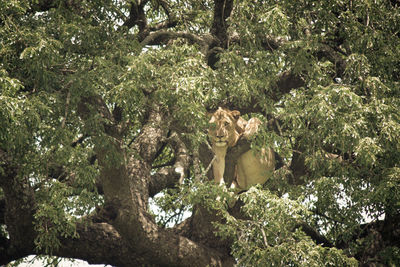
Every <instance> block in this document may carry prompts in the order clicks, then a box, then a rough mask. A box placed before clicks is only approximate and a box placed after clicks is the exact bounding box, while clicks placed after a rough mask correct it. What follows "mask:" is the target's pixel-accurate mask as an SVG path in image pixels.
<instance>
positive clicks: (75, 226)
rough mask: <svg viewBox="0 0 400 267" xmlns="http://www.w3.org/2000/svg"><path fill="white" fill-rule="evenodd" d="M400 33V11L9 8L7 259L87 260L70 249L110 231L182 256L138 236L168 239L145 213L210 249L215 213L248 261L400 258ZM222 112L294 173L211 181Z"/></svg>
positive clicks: (4, 106) (1, 211) (5, 45)
mask: <svg viewBox="0 0 400 267" xmlns="http://www.w3.org/2000/svg"><path fill="white" fill-rule="evenodd" d="M218 14H220V15H221V16H222V22H223V23H222V24H221V23H216V22H218V21H220V19H221V18H218ZM399 29H400V4H399V2H398V1H384V0H376V1H341V0H329V1H308V0H302V1H286V0H282V1H268V0H266V1H247V0H245V1H190V0H186V1H164V0H162V1H161V0H160V1H116V0H96V1H75V0H72V1H61V0H59V1H41V0H38V1H25V0H21V1H6V0H0V187H1V190H0V216H1V218H0V224H1V226H0V229H1V231H0V235H1V236H0V254H4V255H7V256H4V258H1V257H0V260H1V261H0V263H1V264H3V262H4V263H8V262H9V261H11V260H16V259H18V258H20V257H23V256H26V255H28V254H33V253H38V254H47V255H59V256H68V257H75V256H76V257H78V256H79V257H83V256H81V254H79V253H78V254H77V253H76V252H71V251H72V250H67V248H68V249H69V248H70V245H66V244H67V241H68V240H79V238H80V233H83V232H82V231H81V229H82V228H84V227H81V228H80V227H79V226H82V225H85V227H86V226H88V225H90V223H92V222H95V223H98V222H101V223H102V226H103V223H104V224H106V223H107V224H108V225H110V227H109V228H107V229H113V231H115V232H117V233H118V234H116V235H115V236H117V237H118V238H122V239H124V238H125V239H124V242H125V243H124V244H129V245H128V246H127V247H128V248H129V249H131V251H135V252H137V255H136V254H135V255H136V256H137V257H136V258H137V261H138V262H137V263H138V264H139V263H140V264H145V263H148V262H149V263H150V264H161V265H162V264H164V265H165V264H173V263H174V260H171V261H169V262H167V261H165V262H160V260H159V258H168V260H170V259H169V256H165V255H162V252H158V251H157V252H154V253H156V256H154V255H152V256H151V255H150V256H148V258H146V257H145V256H142V255H144V254H145V253H143V251H146V249H147V250H150V251H153V247H151V246H150V245H149V244H150V243H151V242H150V241H149V242H148V243H146V242H144V243H143V244H145V245H148V246H149V247H148V248H144V247H140V246H139V247H138V245H137V243H141V241H140V238H141V237H142V236H141V235H140V234H139V235H138V236H140V237H137V238H138V239H137V240H136V239H134V238H132V236H135V238H136V236H137V235H136V232H134V231H138V230H129V231H125V230H126V229H129V227H132V229H133V228H134V229H142V228H140V227H143V231H142V232H145V230H144V229H147V231H148V232H152V231H153V232H154V231H155V230H154V229H153V228H151V229H153V230H151V231H150V230H148V228H146V227H147V226H148V225H149V224H146V223H143V225H146V226H143V225H140V226H138V225H139V224H140V223H142V222H143V220H140V219H139V218H140V216H139V215H137V214H136V215H131V214H130V213H129V212H125V211H124V210H123V209H124V208H126V207H129V205H133V206H134V207H136V206H138V205H139V204H137V205H136V204H126V203H140V205H141V204H143V203H144V204H143V205H144V207H140V208H143V209H147V208H148V209H149V210H150V209H152V210H153V211H152V212H149V213H153V214H152V215H153V217H154V218H153V217H151V216H147V215H146V216H144V217H146V218H147V217H149V218H152V219H151V220H155V221H157V223H158V228H157V229H162V230H160V231H163V229H164V228H168V227H170V228H173V230H172V231H174V233H178V234H181V235H182V236H184V237H185V238H189V239H190V238H192V239H193V240H194V241H196V242H199V243H202V242H203V241H204V239H202V238H203V237H202V238H198V237H196V234H195V233H194V230H193V229H195V228H196V227H195V226H196V221H195V219H196V218H197V219H198V218H199V217H196V214H198V213H196V211H197V210H198V208H199V207H200V206H201V207H204V208H205V210H207V211H208V212H209V213H210V214H214V215H215V217H212V218H213V220H214V219H215V218H218V219H217V220H215V221H214V222H211V221H208V225H212V226H213V227H214V228H212V229H213V230H212V231H209V232H207V233H204V235H209V238H211V239H215V240H217V239H222V240H228V245H227V247H228V250H230V251H229V252H228V253H227V252H226V251H224V253H225V254H226V257H230V255H231V256H232V257H233V258H234V259H235V260H236V261H237V264H238V265H239V266H269V265H272V266H283V265H285V266H305V265H307V266H321V265H326V266H356V265H357V263H359V264H361V265H362V264H365V265H368V264H378V263H379V264H384V265H388V266H397V265H399V264H400V249H399V246H400V244H399V241H398V240H400V236H399V231H400V229H399V226H398V221H399V220H400V111H399V107H400V83H399V79H400V59H399V58H400V34H399ZM218 106H224V107H228V108H231V109H238V110H240V111H241V112H242V116H243V117H245V118H249V117H254V116H257V117H258V118H260V119H261V120H262V121H263V127H262V129H261V130H260V132H259V134H258V135H257V137H255V138H254V140H251V147H252V149H254V150H257V149H260V148H261V147H263V146H271V147H273V148H274V150H275V151H276V152H277V153H278V154H279V155H280V156H281V157H282V163H283V167H282V168H280V169H279V170H276V171H275V174H274V177H273V178H272V179H271V180H270V181H268V182H267V183H266V184H265V185H264V187H261V186H258V187H254V188H251V189H250V190H248V191H247V192H245V193H243V194H240V195H232V194H231V192H229V190H228V189H223V188H221V187H218V186H215V185H214V184H212V183H210V182H209V181H208V178H209V177H208V178H207V171H208V170H209V167H210V166H209V164H210V163H209V162H210V160H211V158H212V156H211V158H207V157H210V156H209V155H207V153H203V152H202V151H204V150H207V149H208V147H207V136H206V129H207V127H208V125H207V121H208V117H207V114H208V113H209V112H210V111H213V110H214V109H216V108H217V107H218ZM155 111H156V112H155ZM154 113H158V115H159V116H160V117H162V119H159V120H158V121H157V120H155V119H154V117H155V115H154ZM148 129H156V130H152V131H150V130H149V131H148V132H146V130H148ZM143 133H146V134H147V136H144V137H143V136H141V134H143ZM153 134H154V136H153ZM146 138H148V139H146ZM149 140H151V141H149ZM140 142H142V143H140ZM150 143H151V144H152V145H149V144H150ZM147 149H148V150H149V153H144V152H143V151H145V150H147ZM147 155H149V156H148V158H147V157H146V156H147ZM137 162H139V163H137ZM135 164H136V165H135ZM147 164H148V165H147ZM116 166H117V167H116ZM113 168H114V169H113ZM182 168H183V171H182V172H180V170H181V169H182ZM135 170H136V171H137V172H135ZM175 170H178V172H179V174H180V175H182V176H184V178H185V179H184V184H182V185H178V184H177V181H178V178H176V177H178V175H177V174H176V173H177V172H175ZM139 171H143V172H142V173H141V172H139ZM137 173H140V174H141V176H134V177H132V176H129V175H136V174H137ZM118 175H126V178H124V179H122V178H121V179H119V180H118V179H117V178H118V177H119V176H118ZM182 176H181V177H179V178H182ZM141 179H145V180H146V179H147V182H145V183H143V184H146V185H145V186H142V185H140V186H139V185H137V184H135V185H136V187H135V186H133V184H134V182H136V181H139V180H141ZM152 179H154V181H155V182H154V181H153V180H152ZM110 180H111V181H123V182H126V184H121V185H119V186H120V188H118V185H116V184H115V183H113V182H110ZM132 181H133V182H132ZM154 184H161V186H160V188H158V187H156V186H154ZM128 185H129V186H128ZM128 187H129V188H128ZM149 187H150V189H149ZM153 187H155V188H156V189H154V188H153ZM161 187H162V188H161ZM109 188H111V189H109ZM115 188H117V189H115ZM127 189H129V190H130V194H131V195H130V196H131V197H132V199H123V200H121V202H120V203H119V204H116V202H115V201H117V200H119V199H118V197H117V196H119V193H118V192H121V198H122V194H123V193H122V192H125V191H126V190H127ZM124 190H125V191H124ZM149 190H150V191H151V190H153V191H155V192H156V193H158V192H161V193H160V194H158V195H156V197H154V199H153V202H152V204H151V205H149V206H148V205H147V201H148V199H149ZM109 192H113V193H115V192H116V193H115V194H114V195H117V196H116V197H115V198H114V197H110V195H112V194H110V193H109ZM17 196H20V197H17ZM116 199H117V200H116ZM135 199H139V201H138V202H135ZM216 199H219V201H216ZM121 203H123V204H121ZM233 203H236V206H241V213H240V215H238V214H234V213H233V212H232V206H233ZM124 205H125V206H124ZM135 205H136V206H135ZM155 206H157V208H154V207H155ZM20 207H22V208H20ZM110 207H114V208H110ZM140 208H138V209H137V210H140ZM28 210H29V212H26V211H28ZM133 210H134V211H132V213H133V212H136V211H137V210H136V208H135V209H133ZM18 211H20V212H21V213H23V214H25V215H27V218H24V219H23V220H27V221H26V222H25V224H21V225H19V224H18V223H19V222H15V221H13V220H12V219H13V218H15V217H18ZM145 212H148V210H146V211H145ZM142 213H144V212H142ZM142 213H141V211H140V212H138V214H140V215H142ZM192 213H193V214H192ZM126 214H129V216H132V218H138V219H137V220H134V219H132V220H130V221H129V222H134V223H138V225H125V226H121V225H120V221H121V220H123V219H120V218H127V217H129V216H128V215H126ZM28 215H31V216H28ZM190 215H192V217H191V218H192V219H189V220H187V221H186V224H185V222H183V223H182V224H181V225H178V224H179V223H181V222H182V220H183V219H185V218H186V217H188V216H190ZM124 216H125V217H124ZM135 216H136V217H135ZM193 218H194V219H193ZM210 218H211V216H210ZM201 219H202V220H204V221H207V219H209V218H207V217H204V218H201ZM198 220H200V219H198ZM21 221H22V219H21ZM188 221H189V222H190V223H191V224H192V225H191V227H192V228H190V229H192V230H193V233H192V232H190V230H189V233H185V230H182V229H186V228H185V227H186V226H187V224H188ZM26 225H30V226H32V227H31V228H29V229H30V230H29V234H27V236H29V237H27V238H30V241H29V242H25V244H24V242H23V240H20V239H21V236H23V234H21V233H23V231H20V230H18V229H22V228H24V227H25V228H24V229H26ZM199 225H202V226H204V222H201V224H200V223H199ZM111 226H112V227H115V229H116V230H115V229H114V228H112V227H111ZM19 227H20V228H19ZM306 228H307V229H308V230H309V229H312V231H311V230H310V231H307V230H306ZM210 229H211V228H210ZM80 231H81V232H80ZM172 231H171V232H172ZM204 231H206V230H204ZM142 232H140V233H142ZM167 232H168V231H167ZM310 232H312V234H310ZM112 233H113V234H114V232H112ZM124 233H125V234H126V233H133V234H132V235H129V237H128V236H124ZM146 233H147V232H146ZM157 233H158V232H157ZM162 233H164V232H162ZM168 233H169V232H168ZM214 233H215V235H214ZM110 236H111V234H110ZM121 236H122V237H121ZM157 236H162V235H161V234H160V235H158V234H157ZM315 236H318V237H321V236H322V237H323V238H315ZM179 238H183V237H181V236H179ZM321 239H323V241H321ZM18 240H19V241H18ZM118 240H119V239H118ZM154 240H157V239H154ZM194 241H193V242H194ZM64 242H65V243H64ZM78 242H79V241H78ZM203 243H204V244H201V247H202V248H203V245H204V246H210V244H209V243H207V242H205V241H204V242H203ZM10 244H11V245H10ZM21 244H22V245H21ZM30 244H33V245H32V246H30ZM68 244H69V243H68ZM190 244H192V243H190ZM145 245H143V246H145ZM110 246H111V245H110ZM82 247H83V248H84V245H83V246H82ZM105 247H106V246H105ZM161 247H162V246H161ZM166 247H168V245H166ZM210 247H212V246H210ZM63 249H65V250H63ZM129 249H127V250H129ZM213 249H215V247H213ZM15 251H17V252H18V253H17V252H15ZM65 251H66V252H65ZM161 251H162V250H161ZM171 251H172V249H171ZM3 252H4V253H3ZM74 253H75V254H74ZM110 253H111V252H110ZM122 253H123V252H121V255H120V257H118V256H116V255H111V256H110V259H109V260H108V261H107V262H106V261H104V260H103V258H101V257H98V255H101V254H102V253H100V252H99V253H93V254H91V255H92V256H90V257H89V256H87V258H86V259H87V260H92V261H93V262H103V261H104V262H105V263H110V264H113V263H114V262H113V260H115V258H121V257H122V258H124V257H127V256H126V255H128V254H122ZM124 253H125V252H124ZM157 253H158V254H157ZM131 254H133V253H131ZM182 254H184V253H182ZM188 254H190V253H188ZM204 254H207V253H204ZM138 255H140V256H138ZM180 256H181V255H180ZM185 256H186V255H185ZM204 256H205V257H206V256H209V255H204ZM133 257H135V256H133ZM182 257H184V256H182ZM152 258H156V259H154V262H153V261H152V260H153V259H152ZM180 260H181V258H179V261H180ZM183 262H184V261H182V262H179V264H184V263H183ZM199 262H200V261H199ZM210 262H212V261H210ZM175 263H176V265H178V263H177V262H175ZM114 264H115V265H118V264H121V265H123V261H118V262H117V263H114ZM210 264H211V263H210Z"/></svg>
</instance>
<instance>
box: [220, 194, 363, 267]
mask: <svg viewBox="0 0 400 267" xmlns="http://www.w3.org/2000/svg"><path fill="white" fill-rule="evenodd" d="M240 199H241V200H242V201H243V202H244V206H243V208H242V210H243V211H244V213H245V214H246V216H248V218H246V219H235V218H233V217H230V215H227V219H226V223H225V224H221V225H219V227H220V229H221V231H220V234H221V235H222V236H225V235H227V236H229V237H230V238H233V240H234V244H233V247H232V248H233V251H232V253H233V255H234V256H235V258H237V259H238V265H239V266H263V265H268V266H284V265H285V266H299V265H304V264H306V265H308V266H321V265H324V266H337V265H347V266H356V262H355V260H354V259H349V258H347V257H346V256H345V255H344V254H343V253H342V252H340V251H339V250H336V249H327V248H323V247H321V246H317V245H315V244H314V243H313V242H312V241H311V239H310V238H309V237H307V236H306V235H305V234H304V233H303V232H302V231H301V230H300V229H301V228H299V225H300V224H301V222H302V220H303V219H304V218H305V217H306V216H307V214H308V211H307V209H306V208H305V207H304V206H302V205H300V204H299V202H297V201H293V200H289V199H287V198H278V197H276V196H275V195H273V194H271V193H269V192H268V191H265V190H260V189H259V188H256V187H252V188H251V189H249V190H248V191H247V192H246V193H243V194H242V195H240Z"/></svg>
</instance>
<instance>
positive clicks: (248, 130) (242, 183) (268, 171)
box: [208, 108, 275, 190]
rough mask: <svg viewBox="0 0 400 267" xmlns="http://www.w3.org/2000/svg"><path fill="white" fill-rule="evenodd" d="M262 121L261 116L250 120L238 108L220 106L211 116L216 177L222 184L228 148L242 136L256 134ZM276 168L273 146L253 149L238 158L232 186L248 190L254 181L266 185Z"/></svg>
mask: <svg viewBox="0 0 400 267" xmlns="http://www.w3.org/2000/svg"><path fill="white" fill-rule="evenodd" d="M260 124H261V122H260V120H259V119H257V118H252V119H250V120H249V121H246V120H245V119H243V118H242V117H240V112H239V111H236V110H233V111H231V110H228V109H223V108H218V110H217V111H216V112H214V114H213V115H212V116H211V119H210V128H209V131H208V134H209V136H210V139H211V143H212V150H213V152H214V154H215V160H214V162H213V166H212V167H213V174H214V180H215V181H216V182H217V183H218V184H223V183H224V171H225V158H226V155H227V151H228V147H233V146H235V145H236V143H237V141H238V140H239V138H240V137H241V136H243V137H244V138H249V137H251V136H252V135H254V134H256V133H257V131H258V127H259V125H260ZM274 168H275V156H274V152H273V150H272V149H271V148H263V149H262V150H261V152H255V151H252V150H249V151H247V152H245V153H243V154H242V155H241V156H240V157H239V158H238V160H237V164H236V166H235V180H234V181H233V183H232V187H233V188H238V189H240V190H245V189H248V188H249V187H250V186H252V185H254V184H263V183H265V181H266V180H267V179H268V178H269V177H270V176H271V175H272V172H273V171H274Z"/></svg>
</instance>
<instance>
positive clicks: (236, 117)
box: [231, 110, 240, 120]
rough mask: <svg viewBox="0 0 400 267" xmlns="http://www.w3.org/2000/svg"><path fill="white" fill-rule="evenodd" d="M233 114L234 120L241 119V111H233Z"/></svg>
mask: <svg viewBox="0 0 400 267" xmlns="http://www.w3.org/2000/svg"><path fill="white" fill-rule="evenodd" d="M231 114H232V116H233V118H234V119H235V120H238V119H239V117H240V111H239V110H232V111H231Z"/></svg>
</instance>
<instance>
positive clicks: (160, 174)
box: [149, 133, 191, 197]
mask: <svg viewBox="0 0 400 267" xmlns="http://www.w3.org/2000/svg"><path fill="white" fill-rule="evenodd" d="M169 143H170V144H171V145H172V148H173V150H174V155H175V159H174V163H173V164H172V166H168V167H163V168H161V169H160V170H158V171H157V173H155V174H153V175H152V176H151V179H150V181H149V194H150V197H153V196H154V195H155V194H157V193H158V192H160V191H161V190H163V189H165V188H171V187H174V186H176V185H177V183H178V182H179V183H182V182H183V179H184V178H185V173H187V170H188V169H189V164H190V162H191V159H190V156H189V155H188V151H187V149H186V146H185V144H184V143H183V142H182V141H181V140H180V139H179V137H178V135H177V134H176V133H174V134H172V136H171V137H169Z"/></svg>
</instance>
